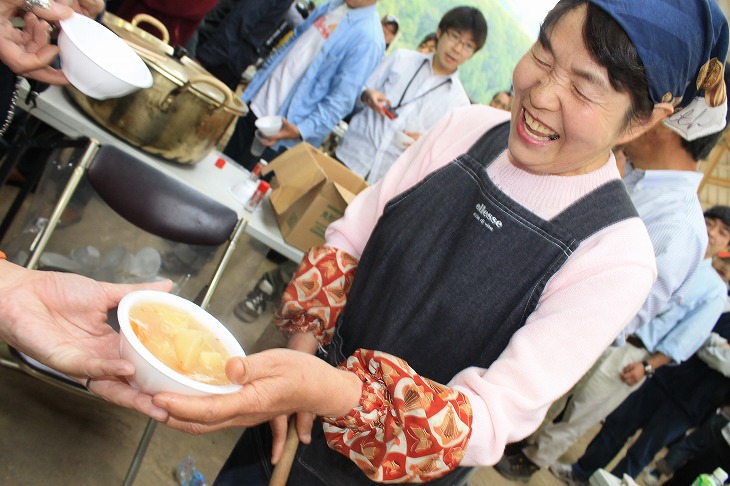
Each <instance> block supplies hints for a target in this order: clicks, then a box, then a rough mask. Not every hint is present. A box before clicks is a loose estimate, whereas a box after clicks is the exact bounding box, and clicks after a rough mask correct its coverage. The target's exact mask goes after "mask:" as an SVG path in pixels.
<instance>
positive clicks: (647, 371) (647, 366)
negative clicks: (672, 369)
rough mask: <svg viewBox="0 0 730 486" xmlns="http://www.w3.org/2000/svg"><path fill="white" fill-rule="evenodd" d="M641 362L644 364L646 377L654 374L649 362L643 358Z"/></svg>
mask: <svg viewBox="0 0 730 486" xmlns="http://www.w3.org/2000/svg"><path fill="white" fill-rule="evenodd" d="M641 364H643V365H644V374H645V375H646V377H647V378H651V377H652V376H654V368H653V367H652V366H651V365H650V364H649V362H648V361H646V360H643V361H642V362H641Z"/></svg>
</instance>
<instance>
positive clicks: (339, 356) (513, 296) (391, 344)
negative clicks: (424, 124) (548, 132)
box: [289, 123, 638, 486]
mask: <svg viewBox="0 0 730 486" xmlns="http://www.w3.org/2000/svg"><path fill="white" fill-rule="evenodd" d="M508 134H509V126H508V124H506V123H505V124H503V125H499V126H497V127H495V128H493V129H492V130H490V131H489V132H487V133H485V134H484V135H482V137H481V138H480V139H479V140H478V141H477V142H476V143H475V144H474V145H473V146H472V147H471V148H470V149H469V151H468V152H467V153H465V154H464V155H461V156H460V157H458V158H457V159H456V160H454V161H453V162H451V163H450V164H447V165H446V166H444V167H443V168H441V169H439V170H437V171H436V172H434V173H432V174H431V175H429V176H428V177H427V178H426V179H424V180H423V181H421V182H420V183H419V184H417V185H416V186H414V187H413V188H411V189H409V190H408V191H406V192H404V193H402V194H400V195H398V196H396V197H395V198H394V199H392V200H391V201H390V202H389V203H388V205H387V206H386V208H385V210H384V212H383V215H382V216H381V218H380V220H379V221H378V223H377V225H376V227H375V229H374V230H373V233H372V235H371V236H370V239H369V240H368V243H367V246H366V247H365V249H364V250H363V254H362V258H361V259H360V263H359V265H358V271H357V277H356V278H355V279H354V281H353V285H352V287H351V290H350V294H349V296H348V299H347V305H346V307H345V309H344V311H343V313H342V314H341V316H340V318H339V320H338V323H337V327H336V332H335V336H334V338H333V342H332V344H331V345H330V346H329V348H328V350H327V351H328V353H327V354H328V356H327V359H328V361H329V362H330V363H331V364H333V365H338V364H340V363H342V362H343V361H344V360H345V359H346V358H347V357H348V356H350V355H351V354H353V353H354V351H355V350H357V349H359V348H365V349H376V350H379V351H384V352H387V353H391V354H393V355H395V356H398V357H400V358H403V359H404V360H406V361H407V362H408V364H409V365H410V366H411V367H412V368H413V369H414V370H416V371H417V372H418V373H419V374H420V375H421V376H424V377H428V378H430V379H432V380H434V381H436V382H439V383H447V382H448V381H449V380H451V378H452V377H453V376H454V375H456V374H457V373H458V372H459V371H461V370H463V369H465V368H467V367H470V366H478V367H481V368H488V367H489V366H490V365H491V364H492V363H493V362H494V361H495V360H496V359H497V358H498V357H499V355H500V354H501V353H502V351H503V350H504V349H505V347H506V346H507V344H508V342H509V340H510V338H511V337H512V335H513V334H514V333H515V332H516V331H517V330H518V329H519V328H520V327H522V326H523V325H524V323H525V320H526V319H527V317H528V316H529V315H530V313H531V312H532V311H533V310H534V309H535V307H536V305H537V303H538V300H539V298H540V295H541V294H542V291H543V289H544V288H545V285H546V284H547V282H548V280H550V278H551V277H552V276H553V275H554V274H555V272H557V271H558V270H559V269H560V267H561V266H562V265H563V264H564V263H565V261H566V260H567V259H568V257H569V256H570V255H571V254H572V252H573V251H575V249H576V248H577V247H578V245H579V244H580V242H581V241H583V240H584V239H586V238H588V237H589V236H591V235H592V234H594V233H596V232H597V231H599V230H601V229H603V228H605V227H607V226H610V225H611V224H614V223H616V222H619V221H622V220H625V219H627V218H632V217H638V214H637V213H636V210H635V209H634V206H633V204H632V203H631V200H630V199H629V196H628V194H627V192H626V189H625V188H624V185H623V182H621V181H620V180H614V181H611V182H608V183H606V184H605V185H603V186H602V187H600V188H598V189H596V190H595V191H593V192H591V193H590V194H588V195H587V196H585V197H583V198H582V199H580V200H579V201H576V202H575V203H574V204H573V205H571V206H570V207H568V208H566V209H565V210H564V211H563V212H562V213H560V214H559V215H557V216H556V217H555V218H553V219H552V220H549V221H545V220H543V219H541V218H540V217H538V216H536V215H535V214H533V213H532V212H530V211H528V210H527V209H525V208H524V207H522V206H521V205H520V204H518V203H517V202H515V201H513V200H512V199H511V198H509V197H508V196H507V195H506V194H504V193H503V192H502V191H501V190H500V189H499V188H497V186H496V185H495V184H494V183H493V182H492V181H491V180H490V179H489V177H488V175H487V167H488V166H489V165H490V164H491V162H492V161H493V160H494V159H495V158H496V157H497V156H498V155H499V154H500V153H502V152H503V151H504V149H505V147H506V142H507V138H508ZM470 469H471V468H458V469H457V470H455V471H453V472H451V473H450V474H448V475H447V476H445V477H443V478H440V479H438V480H435V481H431V482H430V483H429V484H431V485H438V486H442V485H458V484H464V483H465V481H466V480H467V478H468V476H469V475H470V473H471V471H470ZM289 484H291V485H297V486H300V485H310V484H311V485H315V484H316V485H327V486H353V485H359V484H373V482H372V481H370V480H369V479H368V478H367V477H366V476H365V475H364V474H363V473H362V472H361V471H360V470H359V469H358V468H357V467H356V466H355V465H354V463H352V462H351V461H350V460H349V459H347V458H346V457H345V456H343V455H341V454H339V453H337V452H334V451H332V450H330V449H329V448H328V447H327V444H326V441H325V439H324V434H323V432H322V429H321V427H318V426H316V425H315V427H314V428H313V430H312V444H311V445H309V446H306V447H305V446H300V449H299V451H298V455H297V460H295V462H294V465H293V467H292V472H291V475H290V482H289Z"/></svg>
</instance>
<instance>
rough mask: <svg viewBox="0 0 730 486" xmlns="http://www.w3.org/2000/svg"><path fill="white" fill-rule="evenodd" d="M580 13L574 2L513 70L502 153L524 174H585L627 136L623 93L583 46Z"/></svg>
mask: <svg viewBox="0 0 730 486" xmlns="http://www.w3.org/2000/svg"><path fill="white" fill-rule="evenodd" d="M586 10H587V7H586V6H585V5H582V6H580V7H577V8H575V9H574V10H572V11H570V12H568V13H567V14H566V15H564V16H563V17H562V18H561V19H560V20H559V21H558V23H557V24H556V25H554V26H553V29H552V31H551V32H549V33H548V44H549V45H541V44H540V43H539V42H537V43H535V45H534V46H533V47H532V49H530V51H529V52H528V53H527V54H525V56H524V57H523V58H522V59H521V60H520V61H519V63H518V64H517V67H516V68H515V71H514V75H513V83H514V100H513V104H512V130H511V132H510V139H509V155H510V160H511V161H512V163H513V164H515V165H516V166H518V167H521V168H523V169H525V170H528V171H531V172H536V173H545V174H559V175H577V174H583V173H587V172H590V171H593V170H595V169H598V168H599V167H601V166H602V165H603V164H605V163H606V161H607V160H608V157H609V152H610V149H611V147H613V146H615V145H619V144H622V143H625V142H626V141H628V140H629V139H630V138H631V137H630V136H629V127H626V126H625V117H626V113H627V111H628V110H629V106H630V98H629V95H628V94H627V93H619V92H617V91H615V90H614V89H613V88H612V87H611V84H610V83H609V79H608V73H607V71H606V69H605V68H604V67H602V66H600V65H599V64H597V63H596V62H595V61H594V60H593V59H592V58H591V56H590V55H589V53H588V50H587V49H586V47H585V45H584V43H583V36H582V35H581V33H582V32H583V23H584V21H585V18H586Z"/></svg>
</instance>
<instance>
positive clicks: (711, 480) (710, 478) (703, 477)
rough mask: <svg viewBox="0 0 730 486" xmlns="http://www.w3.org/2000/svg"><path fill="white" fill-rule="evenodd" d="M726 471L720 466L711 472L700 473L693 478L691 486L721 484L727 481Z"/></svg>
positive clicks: (715, 485)
mask: <svg viewBox="0 0 730 486" xmlns="http://www.w3.org/2000/svg"><path fill="white" fill-rule="evenodd" d="M727 478H728V476H727V473H726V472H725V471H724V470H723V469H722V468H720V467H718V468H717V469H715V471H714V472H713V473H712V474H700V475H699V476H697V479H695V480H694V482H693V483H692V486H722V485H723V484H725V481H727Z"/></svg>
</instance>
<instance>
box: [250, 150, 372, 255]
mask: <svg viewBox="0 0 730 486" xmlns="http://www.w3.org/2000/svg"><path fill="white" fill-rule="evenodd" d="M271 171H273V172H274V179H273V180H272V185H271V186H272V191H271V195H270V199H271V205H272V206H273V208H274V213H275V214H276V219H277V221H278V223H279V229H280V230H281V234H282V236H283V237H284V240H285V241H286V242H287V243H289V244H290V245H292V246H295V247H296V248H299V249H300V250H302V251H308V250H309V249H310V248H312V247H313V246H320V245H322V244H323V243H324V231H325V229H327V226H329V224H330V223H331V222H332V221H334V220H336V219H339V218H340V217H341V216H342V215H343V214H344V212H345V208H346V207H347V205H348V204H349V203H350V201H352V200H353V199H354V198H355V196H356V195H357V194H358V193H359V192H360V191H362V190H363V189H365V187H367V183H366V182H365V181H364V180H363V179H362V178H361V177H360V176H358V175H357V174H355V173H354V172H352V171H351V170H350V169H348V168H347V167H345V166H344V165H342V164H341V163H339V162H338V161H336V160H335V159H333V158H332V157H329V156H328V155H326V154H324V153H322V152H320V151H319V150H317V149H315V148H314V147H312V146H311V145H309V144H308V143H306V142H302V143H300V144H299V145H296V146H295V147H293V148H291V149H289V150H287V151H286V152H284V153H283V154H281V155H280V156H278V157H277V158H275V159H274V160H272V161H271V162H270V163H269V164H268V165H267V166H266V168H265V169H264V173H269V172H271Z"/></svg>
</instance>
